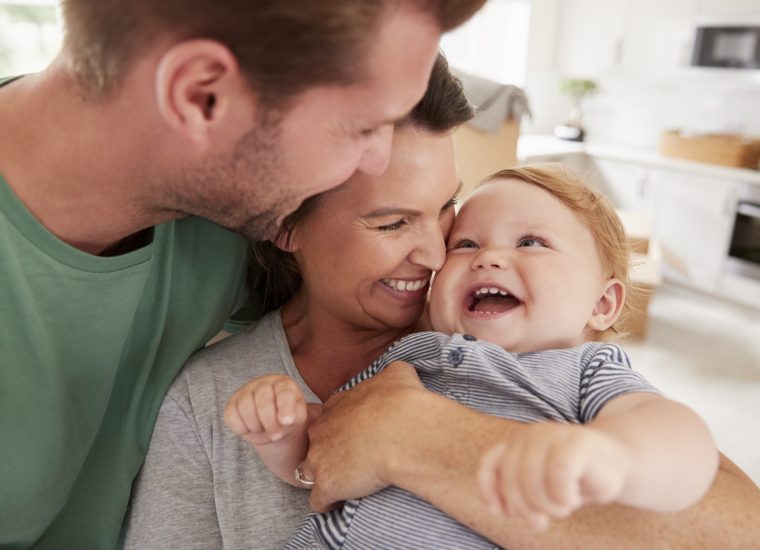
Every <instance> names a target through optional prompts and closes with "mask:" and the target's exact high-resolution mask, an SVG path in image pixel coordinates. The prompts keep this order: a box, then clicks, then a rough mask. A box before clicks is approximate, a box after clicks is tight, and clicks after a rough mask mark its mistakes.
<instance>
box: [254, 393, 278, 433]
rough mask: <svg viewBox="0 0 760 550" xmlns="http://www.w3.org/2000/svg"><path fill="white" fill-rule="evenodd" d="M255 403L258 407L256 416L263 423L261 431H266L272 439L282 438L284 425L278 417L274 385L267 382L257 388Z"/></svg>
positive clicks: (256, 407)
mask: <svg viewBox="0 0 760 550" xmlns="http://www.w3.org/2000/svg"><path fill="white" fill-rule="evenodd" d="M253 403H254V407H255V409H256V414H255V416H256V417H257V419H258V422H259V423H260V424H261V428H262V429H261V431H264V432H266V434H267V436H268V437H269V439H270V440H272V441H277V440H279V439H282V435H283V434H282V426H281V425H280V421H279V420H278V419H277V406H276V402H275V393H274V386H273V385H272V384H266V385H262V386H260V387H258V388H256V391H255V392H254V394H253ZM251 431H254V430H251Z"/></svg>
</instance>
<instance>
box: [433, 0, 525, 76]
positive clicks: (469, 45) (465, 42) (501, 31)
mask: <svg viewBox="0 0 760 550" xmlns="http://www.w3.org/2000/svg"><path fill="white" fill-rule="evenodd" d="M529 27H530V0H488V1H487V2H486V4H485V6H483V8H482V9H481V10H480V11H478V12H477V13H476V14H475V16H474V17H473V18H472V19H471V20H469V21H468V22H467V23H465V24H464V25H462V26H461V27H459V28H457V29H455V30H453V31H452V32H449V33H446V34H445V35H444V36H443V38H442V40H441V49H442V50H443V53H444V54H445V55H446V57H447V59H448V60H449V63H450V64H451V66H452V67H455V68H457V69H460V70H462V71H464V72H467V73H470V74H474V75H477V76H481V77H484V78H489V79H491V80H495V81H497V82H501V83H502V84H514V85H515V86H522V85H524V84H525V71H526V63H527V57H528V31H529Z"/></svg>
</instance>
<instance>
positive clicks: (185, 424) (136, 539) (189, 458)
mask: <svg viewBox="0 0 760 550" xmlns="http://www.w3.org/2000/svg"><path fill="white" fill-rule="evenodd" d="M470 116H471V108H470V106H469V104H468V103H467V100H466V99H465V97H464V95H463V93H462V90H461V86H460V85H459V83H458V81H456V80H455V79H454V77H452V76H451V75H450V74H449V72H448V68H447V65H446V62H445V61H444V59H443V58H442V57H440V58H439V60H438V61H437V63H436V65H435V67H434V70H433V74H432V76H431V87H430V90H429V91H428V93H427V95H426V96H425V97H424V98H423V100H422V101H421V102H420V103H419V104H418V105H417V107H416V108H415V109H414V111H413V112H412V113H411V115H410V116H409V117H408V119H407V120H405V121H404V122H403V123H401V124H400V125H399V127H398V129H397V132H396V135H395V137H394V142H393V153H392V160H391V163H390V165H389V167H388V169H387V170H386V172H385V173H384V174H383V175H382V176H380V177H375V178H370V177H366V176H364V175H362V174H357V175H355V176H354V177H353V178H352V179H351V180H349V182H347V183H346V184H345V185H343V186H341V187H340V189H339V190H337V191H336V192H335V193H327V194H324V195H322V196H319V197H316V198H312V199H310V200H308V201H307V202H306V203H305V204H304V205H303V206H302V208H301V209H299V211H298V213H297V214H295V215H293V216H291V217H290V218H289V219H288V220H287V221H286V222H285V224H284V227H286V228H289V229H290V231H287V232H285V233H283V235H282V237H281V238H280V239H279V240H278V246H279V247H280V248H282V249H286V250H288V251H293V252H295V256H296V257H297V258H298V263H299V265H300V266H301V269H302V270H303V278H304V281H306V283H305V284H303V285H299V286H300V288H299V290H298V292H297V294H296V295H295V296H293V297H292V299H290V300H289V301H288V302H287V303H286V304H285V305H284V306H283V307H282V309H278V310H275V311H273V312H271V313H269V314H268V315H267V316H265V317H264V318H262V319H261V320H259V321H258V322H257V323H256V324H255V325H254V326H253V327H251V328H250V329H249V330H247V331H246V332H245V333H244V334H241V335H238V336H234V337H231V338H229V339H227V340H225V341H223V342H221V343H219V344H217V345H215V346H211V347H210V348H207V349H206V350H204V351H202V352H201V353H199V354H197V355H196V356H194V357H193V358H192V359H191V360H190V362H189V363H188V365H187V366H186V367H185V368H184V370H183V372H182V374H181V375H180V376H179V377H178V378H177V380H176V381H175V383H174V385H173V387H172V389H171V390H170V391H169V394H168V395H167V398H166V400H165V402H164V404H163V405H162V408H161V412H160V413H159V418H158V421H157V424H156V427H155V430H154V433H153V439H152V442H151V446H150V450H149V452H148V457H147V459H146V463H145V466H144V467H143V470H142V472H141V475H140V477H139V479H138V481H137V482H136V484H135V489H134V492H133V502H132V507H131V518H130V522H129V529H128V532H127V539H126V543H127V547H134V548H149V547H154V548H173V547H182V548H214V547H221V546H222V545H224V546H225V547H228V548H245V547H255V548H278V547H282V546H283V545H284V541H285V540H287V538H288V537H289V536H290V535H291V534H292V533H293V532H294V530H295V528H296V527H297V526H298V523H300V521H301V519H302V518H303V517H304V516H305V515H306V514H307V513H308V511H309V507H308V496H309V495H308V493H307V492H305V491H302V490H298V489H294V488H293V487H289V486H286V485H285V484H283V483H282V482H280V481H279V480H277V479H276V478H274V477H273V476H272V475H271V474H270V473H269V472H268V471H267V470H266V468H265V467H264V466H263V464H261V462H260V461H259V459H258V457H257V456H256V454H255V452H253V450H252V449H250V448H249V446H248V444H247V443H246V442H244V441H242V440H239V439H238V438H237V437H236V436H234V434H232V433H231V432H229V430H227V429H226V427H225V426H224V424H223V422H222V414H221V413H222V411H223V409H224V405H225V403H226V401H227V399H228V398H229V396H230V395H231V394H232V392H233V391H234V390H235V389H237V387H238V386H240V385H242V384H243V383H245V382H247V381H248V380H249V379H250V378H252V377H254V376H257V375H259V374H262V373H266V372H283V373H287V374H289V375H291V376H293V377H294V378H296V379H297V380H299V381H300V382H301V383H302V385H303V388H304V391H305V392H306V395H307V398H308V399H309V400H310V401H313V402H319V401H322V400H324V399H327V397H328V396H329V395H330V394H331V393H332V392H333V391H334V389H335V388H337V387H338V386H339V385H340V384H341V383H342V382H344V381H345V380H346V379H348V378H350V377H351V376H353V375H354V374H355V373H356V372H358V371H359V370H360V369H362V368H363V367H364V366H366V365H367V364H369V363H370V362H371V360H373V359H374V358H375V357H377V356H378V355H379V354H380V353H381V352H382V351H383V350H384V349H385V348H386V347H387V346H388V345H389V344H390V343H391V342H393V341H394V340H395V339H396V338H398V337H399V336H401V335H403V334H406V333H408V332H409V331H411V330H412V329H413V326H414V325H415V323H416V322H417V320H418V319H419V317H420V315H421V314H422V311H423V309H424V305H425V299H426V295H427V283H428V281H429V280H430V276H431V274H432V273H433V271H435V270H436V269H438V268H439V267H440V266H441V265H442V264H443V260H444V257H445V247H444V240H443V238H444V234H445V233H446V232H447V231H448V229H449V228H450V226H451V223H452V222H453V219H454V209H453V205H454V202H455V197H456V194H457V192H458V189H459V180H458V178H457V175H456V168H455V165H454V151H453V140H452V137H451V130H452V129H453V128H454V127H456V126H457V125H458V124H461V123H462V122H464V121H466V120H467V119H469V118H470ZM267 252H268V253H270V254H272V253H273V254H275V255H276V256H277V257H282V256H284V257H285V258H288V257H290V256H289V254H282V253H278V249H276V248H275V247H273V246H269V247H266V246H265V247H264V250H258V253H259V255H261V254H262V253H263V254H266V253H267ZM293 273H294V274H296V273H297V272H293ZM298 279H300V276H298V275H297V274H296V279H294V280H293V282H292V284H290V285H285V289H284V291H282V290H281V291H280V293H279V294H277V295H273V296H272V297H271V298H272V299H273V300H274V301H273V302H272V301H271V300H270V307H271V306H272V305H274V306H279V305H281V302H282V300H283V296H286V297H290V296H292V294H290V290H291V289H293V288H295V286H297V285H298ZM267 280H268V281H270V282H271V281H273V280H274V281H277V282H278V283H280V285H281V286H282V284H283V281H284V280H285V279H284V274H283V273H282V272H279V271H278V272H275V273H271V274H270V277H268V279H267ZM289 294H290V296H289Z"/></svg>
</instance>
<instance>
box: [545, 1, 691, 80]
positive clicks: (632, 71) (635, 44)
mask: <svg viewBox="0 0 760 550" xmlns="http://www.w3.org/2000/svg"><path fill="white" fill-rule="evenodd" d="M699 2H700V0H667V1H665V2H663V1H662V0H563V1H562V2H560V4H559V5H560V6H561V10H562V11H561V14H560V36H559V41H558V52H557V53H558V56H557V63H558V68H559V71H560V73H561V74H562V75H565V76H577V77H585V78H596V79H598V78H601V77H603V76H605V75H609V74H611V73H614V74H619V75H628V76H636V77H652V78H657V77H668V76H670V75H672V74H673V72H674V71H677V70H679V69H683V68H684V67H687V66H688V65H689V62H690V59H691V47H692V44H693V40H694V29H695V25H696V20H697V14H698V13H699V5H700V4H699Z"/></svg>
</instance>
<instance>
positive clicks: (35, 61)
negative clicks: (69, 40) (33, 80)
mask: <svg viewBox="0 0 760 550" xmlns="http://www.w3.org/2000/svg"><path fill="white" fill-rule="evenodd" d="M59 20H60V17H59V13H58V2H56V1H54V0H0V77H2V76H11V75H17V74H24V73H31V72H36V71H40V70H42V69H43V68H45V66H46V65H47V64H48V63H50V61H52V59H53V58H54V57H55V55H56V54H57V53H58V50H59V49H60V47H61V39H62V36H63V33H62V31H61V27H60V24H59Z"/></svg>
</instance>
